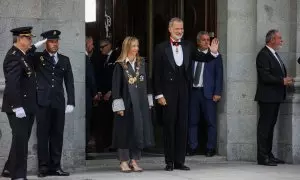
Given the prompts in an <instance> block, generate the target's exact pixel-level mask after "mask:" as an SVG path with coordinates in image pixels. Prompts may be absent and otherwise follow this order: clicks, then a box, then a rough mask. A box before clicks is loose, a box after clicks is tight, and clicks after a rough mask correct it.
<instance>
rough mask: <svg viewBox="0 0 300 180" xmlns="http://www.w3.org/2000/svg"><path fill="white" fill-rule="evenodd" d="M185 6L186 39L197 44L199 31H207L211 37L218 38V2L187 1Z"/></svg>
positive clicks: (206, 0)
mask: <svg viewBox="0 0 300 180" xmlns="http://www.w3.org/2000/svg"><path fill="white" fill-rule="evenodd" d="M184 6H185V8H184V11H185V12H184V30H185V32H184V38H185V39H188V40H191V41H193V42H196V36H197V33H198V32H199V31H207V32H209V33H210V36H211V37H216V32H217V14H216V13H217V12H216V8H217V4H216V0H185V3H184Z"/></svg>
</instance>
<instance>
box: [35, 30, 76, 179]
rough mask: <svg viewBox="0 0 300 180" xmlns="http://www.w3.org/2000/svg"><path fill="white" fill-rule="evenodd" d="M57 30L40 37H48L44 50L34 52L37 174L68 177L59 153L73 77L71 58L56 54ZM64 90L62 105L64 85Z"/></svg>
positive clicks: (71, 106)
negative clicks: (36, 104) (36, 108)
mask: <svg viewBox="0 0 300 180" xmlns="http://www.w3.org/2000/svg"><path fill="white" fill-rule="evenodd" d="M60 33H61V32H60V31H58V30H50V31H46V32H43V33H42V34H41V36H42V37H43V38H47V42H46V49H45V50H44V51H43V52H41V53H36V54H35V69H36V76H37V102H38V105H39V106H38V107H39V109H38V113H37V117H36V119H37V141H38V163H39V164H38V165H39V172H38V176H39V177H45V176H47V175H54V176H68V175H69V173H67V172H64V171H63V170H62V169H61V163H60V161H61V153H62V146H63V135H64V126H65V113H71V112H72V111H73V109H74V106H75V97H74V96H75V94H74V79H73V73H72V68H71V63H70V60H69V58H68V57H67V56H64V55H62V54H59V53H58V52H57V51H58V49H59V41H58V40H59V35H60ZM63 82H64V84H65V88H66V92H67V96H68V98H67V106H66V105H65V97H64V88H63Z"/></svg>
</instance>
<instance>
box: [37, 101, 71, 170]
mask: <svg viewBox="0 0 300 180" xmlns="http://www.w3.org/2000/svg"><path fill="white" fill-rule="evenodd" d="M36 119H37V142H38V143H37V144H38V162H39V170H46V171H47V170H53V171H55V170H57V169H59V168H61V164H60V161H61V153H62V146H63V135H64V126H65V109H59V108H52V107H51V106H47V107H42V106H39V110H38V112H37V115H36Z"/></svg>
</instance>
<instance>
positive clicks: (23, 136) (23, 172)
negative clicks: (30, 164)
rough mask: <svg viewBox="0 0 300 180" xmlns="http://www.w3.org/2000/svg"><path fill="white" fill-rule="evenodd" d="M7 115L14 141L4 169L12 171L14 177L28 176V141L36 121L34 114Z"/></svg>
mask: <svg viewBox="0 0 300 180" xmlns="http://www.w3.org/2000/svg"><path fill="white" fill-rule="evenodd" d="M7 117H8V120H9V125H10V127H11V129H12V142H11V147H10V151H9V157H8V159H7V161H6V163H5V166H4V169H6V170H8V171H9V172H10V175H11V178H12V179H17V178H26V176H27V156H28V141H29V138H30V134H31V130H32V125H33V122H34V115H33V114H28V113H26V117H24V118H17V117H16V115H15V113H7Z"/></svg>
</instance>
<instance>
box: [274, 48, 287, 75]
mask: <svg viewBox="0 0 300 180" xmlns="http://www.w3.org/2000/svg"><path fill="white" fill-rule="evenodd" d="M275 55H276V57H277V59H278V62H279V64H280V67H281V71H282V72H283V74H285V71H284V65H283V62H282V60H281V58H280V56H279V54H278V53H277V52H275Z"/></svg>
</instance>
